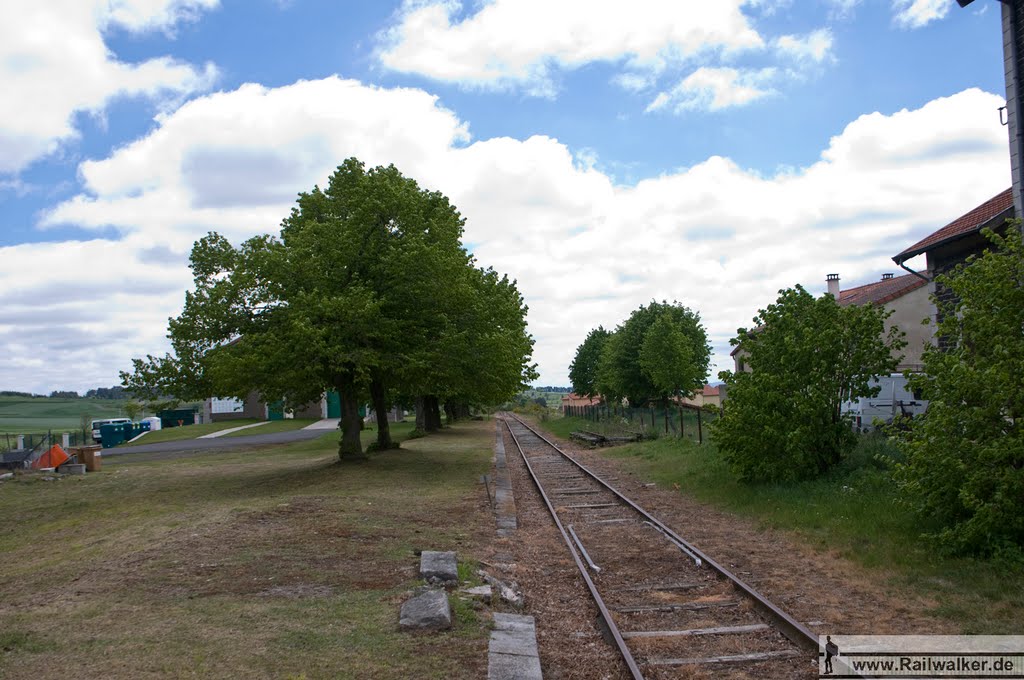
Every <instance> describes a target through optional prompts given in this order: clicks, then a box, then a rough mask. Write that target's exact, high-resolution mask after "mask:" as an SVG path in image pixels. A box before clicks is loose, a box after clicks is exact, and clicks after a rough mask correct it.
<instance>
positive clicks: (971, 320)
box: [896, 229, 1024, 554]
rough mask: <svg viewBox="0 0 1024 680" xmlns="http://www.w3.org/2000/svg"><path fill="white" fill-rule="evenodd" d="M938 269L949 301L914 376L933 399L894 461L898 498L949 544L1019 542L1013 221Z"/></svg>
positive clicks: (1022, 462)
mask: <svg viewBox="0 0 1024 680" xmlns="http://www.w3.org/2000/svg"><path fill="white" fill-rule="evenodd" d="M986 235H987V236H988V238H989V239H991V240H992V242H993V245H994V247H993V248H992V249H991V250H989V251H986V252H985V253H984V254H983V255H981V256H979V257H976V258H973V259H972V260H969V261H968V262H967V263H966V264H965V265H962V266H960V267H958V268H957V269H956V270H954V271H953V272H951V273H950V274H948V275H945V276H941V277H937V279H936V281H937V282H938V283H939V284H940V285H944V286H946V287H948V288H949V289H950V290H951V291H952V292H953V293H954V296H955V300H954V301H952V302H948V303H941V302H938V301H937V304H940V305H942V306H944V307H945V309H944V310H943V311H944V312H945V313H944V314H943V315H942V321H941V322H940V323H939V326H938V334H939V336H940V337H943V339H944V340H945V342H943V343H942V347H941V348H940V347H928V348H926V350H925V354H924V373H923V374H921V375H917V376H914V377H912V378H911V384H912V385H913V386H914V387H915V388H916V389H918V390H920V391H921V392H922V393H923V395H922V396H924V398H925V399H928V400H929V401H930V403H929V405H928V410H927V412H926V413H925V414H924V415H923V416H919V417H918V418H915V419H914V421H913V422H912V423H911V424H912V427H911V429H910V430H909V433H908V434H907V435H906V441H905V449H906V461H905V462H903V463H901V464H898V465H897V466H896V479H897V481H898V483H899V484H900V487H901V489H902V491H903V493H904V494H905V498H906V499H907V500H908V501H909V502H910V503H911V504H912V505H913V506H914V507H915V508H916V509H917V510H919V511H920V512H921V514H923V515H925V516H926V517H929V518H931V519H933V520H937V522H938V523H939V524H940V525H941V529H940V530H939V531H938V532H937V537H938V538H939V539H940V541H941V544H942V545H943V546H944V547H945V548H947V549H949V550H951V551H954V552H977V553H993V552H999V551H1009V552H1016V553H1018V554H1019V552H1020V550H1021V548H1024V247H1022V245H1021V236H1020V233H1019V232H1018V231H1017V230H1016V229H1009V230H1008V233H1007V235H1006V236H1005V237H999V236H997V235H996V234H994V233H993V232H991V231H988V232H986Z"/></svg>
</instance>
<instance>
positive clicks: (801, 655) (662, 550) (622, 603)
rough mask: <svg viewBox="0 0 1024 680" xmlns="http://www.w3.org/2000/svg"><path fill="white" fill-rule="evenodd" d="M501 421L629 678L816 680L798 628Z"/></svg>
mask: <svg viewBox="0 0 1024 680" xmlns="http://www.w3.org/2000/svg"><path fill="white" fill-rule="evenodd" d="M503 421H504V423H505V426H506V427H507V429H508V432H509V434H510V435H511V438H512V440H513V442H514V444H515V447H516V450H517V451H518V453H519V455H520V456H521V458H522V460H523V461H524V463H525V464H526V468H527V470H528V472H529V474H530V476H531V477H532V479H533V482H534V484H535V485H536V487H537V489H538V491H539V492H540V495H541V498H542V499H543V501H544V503H545V505H546V506H547V508H548V511H549V512H550V513H551V515H552V517H553V518H554V521H555V524H556V526H557V527H558V529H559V531H560V532H561V534H562V537H563V539H564V540H565V542H566V545H567V546H568V548H569V551H570V552H571V554H572V556H573V559H574V560H575V562H576V565H577V567H578V568H579V570H580V573H581V574H582V576H583V579H584V581H585V582H586V585H587V588H588V589H589V590H590V594H591V596H592V597H593V599H594V602H595V603H596V605H597V608H598V610H599V611H600V613H601V617H602V619H603V621H604V623H603V626H604V627H605V628H606V630H605V631H604V632H605V636H606V638H608V639H609V641H610V642H613V643H614V644H615V646H616V647H618V649H619V652H620V653H621V654H622V657H623V659H624V661H625V663H626V666H627V667H628V669H629V671H630V673H631V674H632V676H633V678H636V679H641V678H647V679H648V680H652V679H654V678H671V677H680V676H683V677H692V675H693V674H694V673H695V672H696V674H697V676H698V677H699V676H704V675H713V676H714V677H750V678H810V677H817V652H818V640H817V637H816V636H815V635H814V634H813V633H811V632H810V631H809V630H808V629H807V628H806V627H805V626H803V625H802V624H801V623H799V622H798V621H796V620H794V619H793V618H792V617H791V616H789V615H788V614H786V613H785V612H784V611H782V610H781V609H780V608H779V607H777V606H776V605H774V604H772V603H771V602H770V601H768V600H767V599H766V598H764V597H763V596H762V595H760V594H759V593H758V592H757V591H756V590H754V589H753V588H752V587H750V586H749V585H747V584H746V583H744V582H743V581H742V580H740V579H739V578H738V577H736V576H735V575H734V574H732V573H731V572H729V570H727V569H726V568H725V567H723V566H722V565H720V564H719V563H717V562H715V561H714V560H713V559H712V558H711V557H709V556H708V555H706V554H704V553H703V552H701V551H700V550H699V549H698V548H696V547H695V546H693V545H691V544H690V543H688V542H687V541H686V540H685V539H683V538H682V537H681V536H679V535H677V534H676V533H675V532H674V531H673V530H672V529H671V528H670V527H668V526H666V525H665V524H663V523H662V522H661V521H659V520H658V519H657V518H655V517H653V516H651V515H650V514H648V513H647V512H646V511H644V510H643V508H641V507H640V506H638V505H637V504H636V503H634V502H633V501H631V500H630V499H628V498H626V497H625V496H624V495H622V494H621V493H619V492H618V491H617V490H616V489H614V488H613V487H612V486H611V485H609V484H608V483H606V482H605V481H604V480H602V479H601V478H599V477H598V476H597V475H596V474H594V473H593V472H591V471H590V470H588V469H587V468H586V467H584V466H583V465H581V464H580V463H578V462H577V461H576V460H575V459H574V458H572V457H571V456H570V455H569V454H567V453H565V452H564V451H562V450H561V449H560V448H559V447H558V446H556V445H555V444H554V443H552V442H551V441H549V440H548V439H547V438H545V437H544V436H543V435H541V434H540V433H539V432H537V431H536V430H534V429H533V428H531V427H529V426H528V425H527V424H526V423H524V422H523V421H521V420H519V419H518V418H517V417H516V416H514V415H511V414H505V415H504V417H503Z"/></svg>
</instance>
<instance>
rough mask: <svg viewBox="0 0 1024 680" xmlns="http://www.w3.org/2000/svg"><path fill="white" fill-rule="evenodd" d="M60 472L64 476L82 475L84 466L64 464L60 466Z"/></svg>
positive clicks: (80, 464)
mask: <svg viewBox="0 0 1024 680" xmlns="http://www.w3.org/2000/svg"><path fill="white" fill-rule="evenodd" d="M60 471H61V473H62V474H65V475H84V474H85V465H83V464H82V463H65V464H64V465H61V466H60Z"/></svg>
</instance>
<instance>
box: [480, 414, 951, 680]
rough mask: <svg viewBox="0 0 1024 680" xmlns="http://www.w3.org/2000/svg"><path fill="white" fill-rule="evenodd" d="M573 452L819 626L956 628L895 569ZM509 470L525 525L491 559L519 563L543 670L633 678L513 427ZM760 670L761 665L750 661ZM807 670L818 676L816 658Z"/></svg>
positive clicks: (558, 679)
mask: <svg viewBox="0 0 1024 680" xmlns="http://www.w3.org/2000/svg"><path fill="white" fill-rule="evenodd" d="M558 444H559V446H560V447H562V449H563V450H565V451H566V452H567V453H569V454H570V455H573V456H574V457H575V458H576V459H577V460H578V461H579V462H580V463H582V464H583V465H586V466H587V467H589V468H590V469H591V470H592V471H594V472H595V473H596V474H598V476H600V477H602V478H603V479H604V480H605V481H607V482H608V483H610V484H612V485H613V486H615V487H616V488H618V489H619V490H620V491H621V492H622V493H623V494H625V495H626V496H628V497H630V498H631V499H633V500H634V502H636V503H637V504H638V505H640V506H641V507H643V508H644V509H645V510H647V511H648V512H649V513H651V514H652V515H654V516H656V517H658V518H659V519H661V520H662V521H663V522H664V523H665V524H667V525H668V526H669V527H671V528H672V529H673V530H674V531H675V532H676V533H677V534H679V535H680V536H682V537H684V538H686V539H687V540H689V541H690V542H691V543H693V544H694V545H696V546H697V547H698V548H700V549H701V550H703V551H704V552H705V553H706V554H708V555H709V556H711V557H712V558H714V559H715V560H717V561H718V562H719V563H721V564H722V565H723V566H725V567H726V568H728V569H730V570H731V571H733V573H735V574H737V575H738V576H739V577H740V578H742V579H743V580H745V581H746V582H747V583H748V584H750V585H751V586H753V587H754V588H755V589H757V590H759V591H760V592H761V593H762V594H763V595H765V596H767V597H768V598H769V599H771V600H772V601H773V602H775V603H776V604H777V605H779V606H781V607H782V608H783V609H785V610H786V611H787V612H789V613H790V614H791V615H792V616H794V617H795V618H796V619H797V620H799V621H802V622H804V623H805V624H811V625H808V627H809V628H810V629H811V630H812V632H815V633H820V634H825V633H841V634H912V633H918V634H923V633H934V634H940V633H956V632H958V631H957V630H956V629H955V627H954V626H953V625H952V624H951V623H950V622H948V621H943V620H940V619H936V618H934V617H932V616H930V615H928V613H927V611H928V609H929V608H930V607H932V606H934V603H932V602H927V601H924V600H922V599H921V598H920V596H919V595H918V594H915V593H912V592H909V591H906V590H896V589H894V587H893V586H891V585H890V584H889V579H888V578H887V574H885V573H881V572H878V571H873V572H868V571H866V570H865V569H863V568H861V567H859V566H857V565H854V564H852V563H850V562H849V561H847V560H845V559H842V558H840V557H838V556H837V555H834V554H829V553H822V552H819V551H816V550H814V549H812V548H810V547H808V546H807V545H804V544H802V543H801V542H799V541H798V540H796V539H794V538H793V537H791V536H787V535H786V534H784V533H782V532H777V531H772V530H766V529H764V528H763V527H760V526H757V525H756V524H755V523H754V522H752V521H750V520H749V519H745V518H741V517H737V516H734V515H731V514H728V513H725V512H722V511H720V510H716V509H714V508H712V507H709V506H707V505H704V504H702V503H698V502H696V501H694V500H693V499H690V498H687V497H685V496H683V495H681V494H680V493H679V492H678V491H675V490H671V489H661V488H657V487H655V486H653V485H650V484H649V483H648V482H647V480H644V479H638V478H637V477H635V476H634V475H633V474H631V473H630V472H628V471H627V470H626V469H625V466H624V465H623V464H622V463H621V462H619V461H614V460H610V459H607V458H605V457H604V456H602V454H601V452H600V450H587V449H580V448H578V447H576V446H575V445H574V444H572V443H569V442H558ZM505 447H506V451H507V454H508V455H507V458H508V465H509V471H510V474H511V476H512V483H513V490H514V494H515V502H516V508H517V515H518V522H519V529H518V531H517V532H516V534H515V536H514V537H512V538H510V539H496V542H495V547H494V550H493V552H492V557H493V560H494V561H495V562H496V563H498V562H503V561H504V562H512V563H513V564H512V565H510V566H509V568H508V569H507V572H508V573H509V574H510V575H511V576H512V577H513V578H514V579H515V580H516V581H517V582H518V583H519V584H520V586H521V587H522V588H523V591H524V594H525V597H526V605H525V609H526V613H529V614H532V615H533V616H535V617H536V620H537V635H538V645H539V648H540V656H541V665H542V667H543V670H544V677H545V678H548V679H550V680H563V679H570V678H579V679H581V680H582V679H586V680H593V679H597V678H628V677H630V676H629V673H628V670H627V669H626V667H625V664H624V663H623V662H622V661H621V659H619V657H618V653H617V650H616V649H615V647H614V646H613V645H611V644H608V643H606V642H605V641H604V639H603V638H602V634H601V630H600V629H599V626H598V613H597V608H596V606H595V605H594V604H593V602H592V600H591V598H590V595H589V592H588V591H587V588H586V584H585V583H584V581H583V579H582V578H581V577H580V575H579V572H578V570H577V569H576V566H575V563H574V561H573V559H572V557H571V556H570V554H569V552H568V549H567V548H566V546H565V543H564V541H563V539H562V537H561V535H560V534H559V532H558V530H557V528H556V527H555V525H554V523H553V522H552V521H551V518H550V515H549V514H548V511H547V509H546V508H545V507H544V505H543V502H542V501H541V499H540V496H539V495H538V494H537V492H536V489H535V487H534V486H533V482H532V480H530V478H529V476H528V473H527V471H526V468H525V465H524V464H523V462H522V458H521V457H519V454H518V452H517V451H516V450H515V447H514V445H513V443H512V441H511V438H510V437H508V435H507V434H506V436H505ZM748 670H750V671H754V669H748ZM672 673H675V675H670V676H667V677H682V678H690V677H692V678H699V677H716V678H718V677H731V676H732V675H733V674H734V673H736V674H737V675H738V676H739V677H768V676H766V675H763V674H762V675H760V676H759V675H758V674H757V673H756V671H754V674H753V675H749V676H748V675H747V674H746V671H739V672H736V671H730V670H727V669H724V668H722V667H709V668H695V667H681V668H677V669H674V670H673V671H672ZM807 677H817V670H816V666H813V665H812V664H810V663H809V664H808V668H807Z"/></svg>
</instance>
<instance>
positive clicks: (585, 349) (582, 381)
mask: <svg viewBox="0 0 1024 680" xmlns="http://www.w3.org/2000/svg"><path fill="white" fill-rule="evenodd" d="M610 335H611V333H609V332H608V331H606V330H605V329H604V327H603V326H598V327H597V328H595V329H593V330H592V331H590V332H589V333H587V337H586V338H585V339H584V340H583V343H582V344H580V346H579V347H577V348H576V356H575V357H573V360H572V363H571V364H569V380H570V382H572V390H573V392H575V393H576V394H578V395H580V396H583V397H593V396H595V395H597V394H599V391H598V389H597V366H598V362H599V361H600V359H601V350H603V349H604V343H605V341H606V340H608V337H609V336H610Z"/></svg>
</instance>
